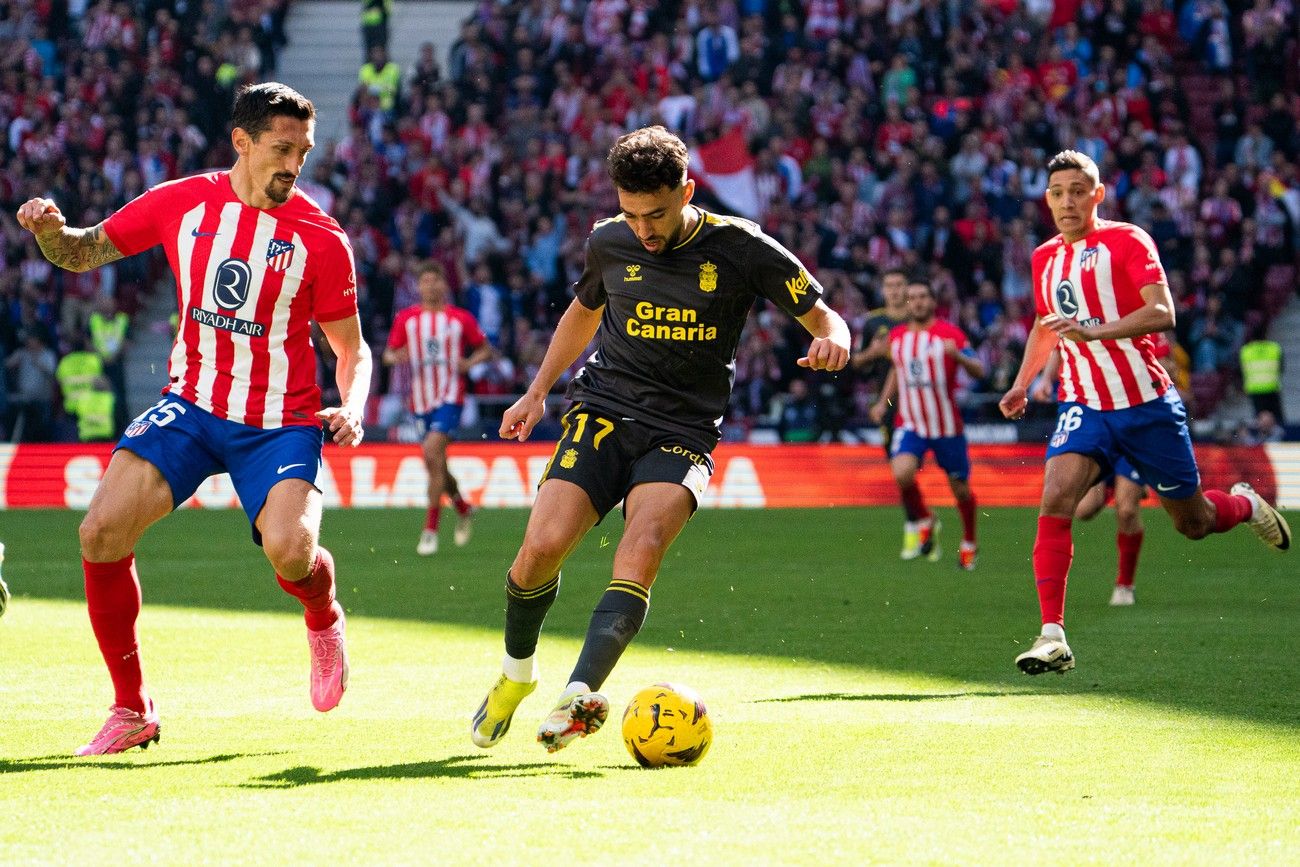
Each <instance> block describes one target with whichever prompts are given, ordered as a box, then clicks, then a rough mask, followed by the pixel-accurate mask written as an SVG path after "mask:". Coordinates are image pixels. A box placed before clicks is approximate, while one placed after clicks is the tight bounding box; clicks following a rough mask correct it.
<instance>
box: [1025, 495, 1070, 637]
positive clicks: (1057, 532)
mask: <svg viewBox="0 0 1300 867" xmlns="http://www.w3.org/2000/svg"><path fill="white" fill-rule="evenodd" d="M1070 524H1071V521H1070V519H1069V518H1059V517H1056V516H1054V515H1042V516H1040V517H1039V518H1038V535H1037V537H1035V539H1034V582H1035V584H1036V585H1037V589H1038V606H1039V608H1040V609H1041V611H1042V615H1043V634H1044V635H1051V636H1052V637H1054V638H1055V637H1064V626H1065V582H1066V577H1067V576H1068V575H1069V573H1070V563H1071V561H1072V560H1073V559H1074V542H1073V540H1072V539H1071V536H1070ZM1058 633H1059V635H1058Z"/></svg>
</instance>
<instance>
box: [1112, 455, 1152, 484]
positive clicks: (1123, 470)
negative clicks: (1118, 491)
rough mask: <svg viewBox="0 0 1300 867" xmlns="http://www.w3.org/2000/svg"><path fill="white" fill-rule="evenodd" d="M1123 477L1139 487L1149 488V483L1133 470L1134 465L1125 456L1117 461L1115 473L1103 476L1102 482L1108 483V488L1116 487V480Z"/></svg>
mask: <svg viewBox="0 0 1300 867" xmlns="http://www.w3.org/2000/svg"><path fill="white" fill-rule="evenodd" d="M1121 476H1123V477H1124V478H1126V479H1128V480H1129V481H1130V482H1132V483H1133V484H1135V485H1137V486H1139V487H1142V488H1145V487H1146V486H1147V483H1146V482H1144V481H1143V480H1142V474H1141V473H1139V472H1138V471H1137V470H1136V469H1134V468H1133V465H1132V464H1130V463H1129V462H1128V458H1125V457H1123V456H1121V457H1118V458H1116V459H1115V468H1114V471H1113V472H1111V473H1110V474H1109V475H1104V476H1102V481H1103V482H1105V483H1106V486H1107V487H1114V485H1115V480H1116V479H1117V478H1119V477H1121Z"/></svg>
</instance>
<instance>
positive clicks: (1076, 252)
mask: <svg viewBox="0 0 1300 867" xmlns="http://www.w3.org/2000/svg"><path fill="white" fill-rule="evenodd" d="M1033 275H1034V306H1035V308H1036V310H1037V312H1038V315H1039V316H1046V315H1047V314H1049V313H1055V314H1057V315H1060V316H1066V317H1069V318H1071V319H1077V320H1078V321H1079V322H1081V323H1083V324H1085V325H1099V324H1102V323H1106V322H1114V321H1115V320H1117V319H1120V318H1121V317H1123V316H1126V315H1127V314H1129V313H1132V312H1133V311H1134V310H1137V309H1138V308H1140V307H1142V306H1143V304H1145V302H1144V301H1143V300H1142V292H1141V290H1142V287H1143V286H1147V285H1150V284H1153V283H1160V284H1163V283H1167V281H1166V279H1165V269H1164V266H1163V265H1161V264H1160V254H1159V253H1158V252H1157V251H1156V245H1155V242H1154V241H1152V240H1151V236H1150V235H1148V234H1147V233H1146V232H1144V231H1143V230H1142V229H1140V228H1138V227H1137V226H1134V225H1133V224H1132V223H1121V222H1116V221H1110V220H1098V221H1097V224H1096V228H1095V229H1093V231H1091V232H1089V233H1088V235H1087V236H1086V237H1084V238H1083V239H1081V240H1079V241H1076V242H1074V243H1073V244H1069V243H1066V241H1065V239H1064V238H1062V237H1061V236H1060V235H1057V236H1056V237H1055V238H1053V239H1052V240H1050V241H1048V242H1047V243H1045V244H1043V245H1042V246H1040V247H1039V248H1038V249H1037V250H1035V251H1034V258H1033ZM1060 350H1061V361H1062V364H1061V400H1062V401H1066V402H1069V401H1073V402H1076V403H1082V404H1084V405H1085V406H1090V407H1092V408H1093V409H1099V410H1113V409H1126V408H1128V407H1130V406H1137V405H1139V404H1143V403H1146V402H1148V401H1152V400H1155V399H1156V398H1158V397H1160V396H1161V395H1163V394H1164V393H1165V391H1166V390H1167V389H1168V388H1169V385H1170V383H1169V375H1168V374H1167V373H1165V369H1164V368H1163V367H1161V366H1160V363H1159V362H1158V361H1156V355H1155V345H1154V342H1153V340H1152V338H1151V336H1150V335H1145V336H1142V337H1134V338H1129V337H1125V338H1123V339H1120V340H1090V341H1088V342H1087V343H1076V342H1075V341H1073V340H1062V341H1061V342H1060Z"/></svg>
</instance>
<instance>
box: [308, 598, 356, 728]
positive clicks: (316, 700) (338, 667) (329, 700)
mask: <svg viewBox="0 0 1300 867" xmlns="http://www.w3.org/2000/svg"><path fill="white" fill-rule="evenodd" d="M334 604H335V605H337V604H338V603H337V602H336V603H334ZM343 621H344V618H343V610H342V608H340V609H339V619H338V620H336V621H334V625H333V626H328V627H326V628H325V629H319V630H313V629H308V630H307V643H308V644H309V645H311V705H312V707H314V708H316V710H318V711H320V712H321V713H324V712H325V711H327V710H333V709H334V708H336V707H338V703H339V702H340V701H341V700H342V699H343V692H344V691H345V690H346V689H347V688H348V642H347V637H346V635H345V632H344V629H345V627H344V622H343Z"/></svg>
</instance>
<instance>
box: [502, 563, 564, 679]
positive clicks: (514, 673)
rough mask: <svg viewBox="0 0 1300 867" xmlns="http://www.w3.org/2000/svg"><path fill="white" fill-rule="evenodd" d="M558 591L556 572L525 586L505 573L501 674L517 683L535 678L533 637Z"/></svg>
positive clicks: (536, 636)
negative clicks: (503, 656) (504, 632)
mask: <svg viewBox="0 0 1300 867" xmlns="http://www.w3.org/2000/svg"><path fill="white" fill-rule="evenodd" d="M559 595H560V575H559V573H556V575H555V577H554V578H552V579H551V580H550V581H547V582H546V583H544V584H542V585H541V586H539V587H532V588H529V589H527V590H525V589H524V588H522V587H520V586H519V585H518V584H516V583H515V582H514V579H513V578H512V577H511V576H510V574H509V573H506V658H505V664H504V666H503V667H504V669H505V670H504V672H503V673H504V674H505V675H506V677H508V678H510V679H511V680H513V681H515V682H517V683H531V682H532V681H534V680H536V679H537V664H536V661H535V656H536V653H537V639H538V637H539V636H541V634H542V623H543V622H545V620H546V612H548V611H550V610H551V606H552V605H554V604H555V600H556V597H558V596H559Z"/></svg>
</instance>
